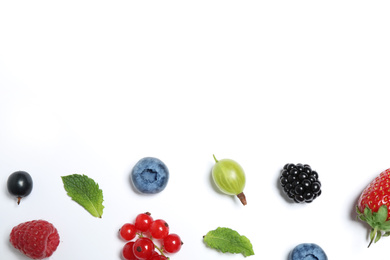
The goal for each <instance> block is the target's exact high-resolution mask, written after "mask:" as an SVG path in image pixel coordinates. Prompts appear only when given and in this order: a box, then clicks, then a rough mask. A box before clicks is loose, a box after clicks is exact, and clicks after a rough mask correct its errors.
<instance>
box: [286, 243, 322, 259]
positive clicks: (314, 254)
mask: <svg viewBox="0 0 390 260" xmlns="http://www.w3.org/2000/svg"><path fill="white" fill-rule="evenodd" d="M288 260H328V257H327V256H326V254H325V252H324V250H322V248H321V247H319V246H318V245H316V244H312V243H303V244H299V245H297V246H296V247H295V248H294V249H293V251H291V253H290V255H289V256H288Z"/></svg>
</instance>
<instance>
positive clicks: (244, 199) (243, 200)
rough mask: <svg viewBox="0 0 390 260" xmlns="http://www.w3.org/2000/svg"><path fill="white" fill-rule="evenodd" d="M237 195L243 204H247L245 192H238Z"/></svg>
mask: <svg viewBox="0 0 390 260" xmlns="http://www.w3.org/2000/svg"><path fill="white" fill-rule="evenodd" d="M237 197H238V198H239V199H240V201H241V203H242V205H244V206H245V205H246V197H245V194H244V192H241V193H239V194H237Z"/></svg>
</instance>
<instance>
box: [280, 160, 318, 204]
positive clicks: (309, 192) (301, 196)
mask: <svg viewBox="0 0 390 260" xmlns="http://www.w3.org/2000/svg"><path fill="white" fill-rule="evenodd" d="M280 185H281V186H282V188H283V192H284V193H285V194H286V195H287V196H288V197H289V198H290V199H292V200H293V201H295V202H297V203H303V202H306V203H310V202H312V201H313V200H314V199H315V198H317V197H318V196H320V195H321V182H320V181H319V179H318V173H317V172H316V171H313V170H312V169H311V167H310V166H309V165H308V164H304V165H303V164H300V163H298V164H296V165H295V164H292V163H289V164H286V165H285V166H284V167H283V169H282V172H281V175H280Z"/></svg>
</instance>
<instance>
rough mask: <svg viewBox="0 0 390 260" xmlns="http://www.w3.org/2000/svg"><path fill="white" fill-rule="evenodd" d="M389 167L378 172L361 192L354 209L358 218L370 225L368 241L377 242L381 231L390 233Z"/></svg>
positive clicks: (385, 233) (386, 234)
mask: <svg viewBox="0 0 390 260" xmlns="http://www.w3.org/2000/svg"><path fill="white" fill-rule="evenodd" d="M389 185H390V169H387V170H385V171H383V172H381V173H380V174H379V176H377V177H376V178H375V179H374V180H373V181H372V182H371V183H370V184H369V185H368V186H367V187H366V188H365V189H364V190H363V192H362V193H361V195H360V197H359V200H358V203H357V207H356V211H357V213H358V218H359V219H360V220H362V221H364V222H366V223H367V224H369V225H370V226H371V233H370V243H369V245H368V246H370V245H371V243H372V242H377V241H378V240H379V239H380V238H381V237H382V233H384V234H383V235H384V236H388V235H389V234H390V228H389V227H390V214H389V211H388V208H389V207H390V201H389V198H390V189H389Z"/></svg>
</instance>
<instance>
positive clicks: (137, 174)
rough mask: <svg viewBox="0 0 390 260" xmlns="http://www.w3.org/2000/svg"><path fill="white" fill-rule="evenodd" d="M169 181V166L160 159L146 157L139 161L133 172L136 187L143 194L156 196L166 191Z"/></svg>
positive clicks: (132, 177) (132, 178)
mask: <svg viewBox="0 0 390 260" xmlns="http://www.w3.org/2000/svg"><path fill="white" fill-rule="evenodd" d="M168 179H169V171H168V168H167V166H166V165H165V164H164V163H163V162H162V161H161V160H159V159H157V158H154V157H145V158H142V159H141V160H139V161H138V162H137V163H136V164H135V166H134V168H133V171H132V172H131V180H132V182H133V185H134V187H135V188H136V189H137V190H138V191H139V192H141V193H148V194H155V193H159V192H161V191H162V190H164V189H165V187H166V186H167V183H168Z"/></svg>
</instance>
